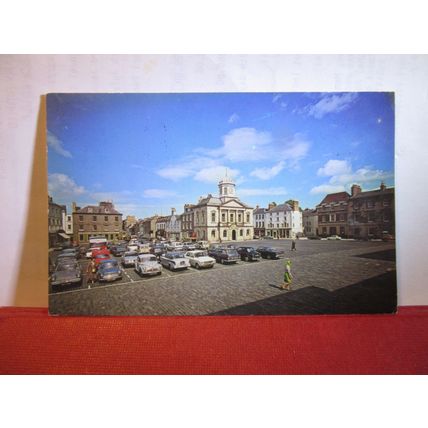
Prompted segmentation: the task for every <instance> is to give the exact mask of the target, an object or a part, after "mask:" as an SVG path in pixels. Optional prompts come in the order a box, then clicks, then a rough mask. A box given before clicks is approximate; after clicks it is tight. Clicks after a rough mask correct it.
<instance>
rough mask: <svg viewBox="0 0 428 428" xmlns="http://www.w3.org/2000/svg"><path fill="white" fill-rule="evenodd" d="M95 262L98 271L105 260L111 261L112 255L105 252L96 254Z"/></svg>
mask: <svg viewBox="0 0 428 428" xmlns="http://www.w3.org/2000/svg"><path fill="white" fill-rule="evenodd" d="M93 259H94V262H95V266H96V268H97V269H98V267H99V265H100V263H101V262H102V261H104V260H110V259H111V256H110V253H106V252H105V251H100V252H98V253H97V254H95V256H94V257H93Z"/></svg>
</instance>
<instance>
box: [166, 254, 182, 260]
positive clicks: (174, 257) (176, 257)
mask: <svg viewBox="0 0 428 428" xmlns="http://www.w3.org/2000/svg"><path fill="white" fill-rule="evenodd" d="M166 257H168V258H169V259H181V258H182V257H183V255H182V254H181V253H168V254H167V255H166Z"/></svg>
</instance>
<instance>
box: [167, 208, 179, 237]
mask: <svg viewBox="0 0 428 428" xmlns="http://www.w3.org/2000/svg"><path fill="white" fill-rule="evenodd" d="M165 231H166V237H167V239H170V240H171V241H180V240H181V238H182V235H181V215H180V214H176V210H175V208H171V215H170V216H169V217H168V220H167V222H166V225H165Z"/></svg>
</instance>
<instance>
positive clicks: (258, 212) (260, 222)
mask: <svg viewBox="0 0 428 428" xmlns="http://www.w3.org/2000/svg"><path fill="white" fill-rule="evenodd" d="M266 211H267V209H266V208H260V207H259V206H258V205H257V206H256V209H255V210H254V213H253V221H254V236H255V237H257V238H263V237H264V236H265V235H266V225H265V216H266Z"/></svg>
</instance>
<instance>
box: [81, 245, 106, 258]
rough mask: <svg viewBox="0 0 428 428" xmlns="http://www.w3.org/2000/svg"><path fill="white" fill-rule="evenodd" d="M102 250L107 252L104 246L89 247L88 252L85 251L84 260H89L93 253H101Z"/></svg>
mask: <svg viewBox="0 0 428 428" xmlns="http://www.w3.org/2000/svg"><path fill="white" fill-rule="evenodd" d="M102 250H107V247H106V245H104V244H91V246H90V247H89V248H88V250H87V251H86V258H87V259H90V258H92V257H93V254H92V253H93V251H102Z"/></svg>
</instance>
